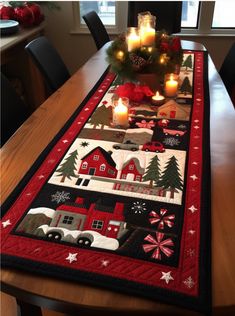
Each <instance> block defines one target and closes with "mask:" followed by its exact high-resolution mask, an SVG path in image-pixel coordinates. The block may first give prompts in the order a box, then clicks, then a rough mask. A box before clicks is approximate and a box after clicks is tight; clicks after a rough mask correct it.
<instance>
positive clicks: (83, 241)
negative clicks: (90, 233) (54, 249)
mask: <svg viewBox="0 0 235 316" xmlns="http://www.w3.org/2000/svg"><path fill="white" fill-rule="evenodd" d="M77 244H78V245H79V246H80V247H86V248H88V247H90V246H91V240H90V239H89V238H87V237H80V238H78V240H77Z"/></svg>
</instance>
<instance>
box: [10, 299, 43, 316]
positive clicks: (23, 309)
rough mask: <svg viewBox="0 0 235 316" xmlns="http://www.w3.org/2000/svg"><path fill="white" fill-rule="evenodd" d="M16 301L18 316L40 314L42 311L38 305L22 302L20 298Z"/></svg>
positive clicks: (37, 315) (39, 315) (38, 315)
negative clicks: (18, 310)
mask: <svg viewBox="0 0 235 316" xmlns="http://www.w3.org/2000/svg"><path fill="white" fill-rule="evenodd" d="M16 301H17V304H18V306H19V308H20V316H29V315H33V316H42V311H41V308H40V307H38V306H36V305H32V304H28V303H25V302H22V301H20V300H16Z"/></svg>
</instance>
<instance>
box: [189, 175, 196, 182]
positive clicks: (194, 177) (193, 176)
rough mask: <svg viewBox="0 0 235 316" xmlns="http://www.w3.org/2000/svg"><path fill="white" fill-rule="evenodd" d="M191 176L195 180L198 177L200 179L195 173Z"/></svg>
mask: <svg viewBox="0 0 235 316" xmlns="http://www.w3.org/2000/svg"><path fill="white" fill-rule="evenodd" d="M190 178H192V179H193V181H195V180H196V179H198V177H197V176H196V175H195V174H193V175H192V176H190Z"/></svg>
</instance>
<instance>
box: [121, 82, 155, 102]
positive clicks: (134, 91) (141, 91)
mask: <svg viewBox="0 0 235 316" xmlns="http://www.w3.org/2000/svg"><path fill="white" fill-rule="evenodd" d="M115 93H116V94H117V95H118V96H119V97H127V98H129V99H130V100H131V101H134V102H140V101H142V100H143V99H144V97H145V96H147V97H149V96H152V95H154V93H153V92H152V91H151V90H150V88H149V87H148V86H143V85H135V84H134V83H132V82H127V83H125V84H124V85H121V86H119V87H118V88H117V89H116V90H115Z"/></svg>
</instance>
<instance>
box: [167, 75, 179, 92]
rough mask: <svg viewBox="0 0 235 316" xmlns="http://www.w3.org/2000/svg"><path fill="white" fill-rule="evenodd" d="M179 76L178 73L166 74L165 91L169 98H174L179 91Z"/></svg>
mask: <svg viewBox="0 0 235 316" xmlns="http://www.w3.org/2000/svg"><path fill="white" fill-rule="evenodd" d="M178 84H179V76H178V75H177V74H173V73H172V74H166V75H165V83H164V93H165V96H166V97H168V98H174V97H176V96H177V93H178Z"/></svg>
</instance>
